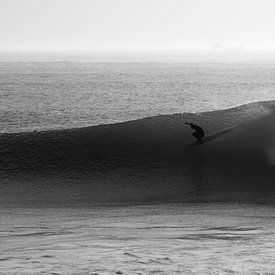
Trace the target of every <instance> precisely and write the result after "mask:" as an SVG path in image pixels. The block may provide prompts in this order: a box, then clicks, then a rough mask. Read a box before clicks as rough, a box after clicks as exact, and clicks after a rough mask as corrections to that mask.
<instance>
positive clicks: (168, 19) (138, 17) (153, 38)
mask: <svg viewBox="0 0 275 275" xmlns="http://www.w3.org/2000/svg"><path fill="white" fill-rule="evenodd" d="M217 43H220V44H221V45H222V46H224V47H229V48H230V47H239V46H243V47H245V48H247V49H272V50H275V0H0V49H42V50H45V49H67V50H77V49H80V50H81V49H83V50H109V49H114V50H118V49H122V50H123V49H209V48H211V47H213V45H215V44H217Z"/></svg>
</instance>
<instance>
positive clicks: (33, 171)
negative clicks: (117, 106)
mask: <svg viewBox="0 0 275 275" xmlns="http://www.w3.org/2000/svg"><path fill="white" fill-rule="evenodd" d="M186 121H192V122H194V123H198V124H199V125H202V126H203V127H204V128H205V129H206V135H207V136H211V135H212V134H216V136H217V138H216V139H213V140H211V141H209V142H207V143H204V144H202V145H199V146H190V145H191V144H192V142H193V138H192V135H191V130H190V128H189V127H187V126H186V125H185V124H184V122H186ZM274 124H275V102H274V101H271V102H259V103H253V104H248V105H243V106H240V107H237V108H232V109H228V110H222V111H214V112H207V113H199V114H190V113H185V114H175V115H163V116H157V117H150V118H146V119H141V120H136V121H130V122H125V123H119V124H112V125H102V126H95V127H88V128H80V129H68V130H56V131H46V132H29V133H18V134H2V135H1V136H0V184H1V190H2V191H1V195H0V198H1V203H2V204H7V205H10V204H38V205H44V204H53V205H55V204H61V205H72V204H79V205H82V204H102V203H103V204H105V203H106V204H115V203H119V204H121V203H159V202H188V201H196V202H197V201H204V202H205V201H250V202H265V203H267V202H272V195H273V194H274V189H275V188H274V182H275V181H274V180H275V169H274V165H273V164H274V160H275V149H274V148H275V142H274V137H275V135H274V134H275V130H274Z"/></svg>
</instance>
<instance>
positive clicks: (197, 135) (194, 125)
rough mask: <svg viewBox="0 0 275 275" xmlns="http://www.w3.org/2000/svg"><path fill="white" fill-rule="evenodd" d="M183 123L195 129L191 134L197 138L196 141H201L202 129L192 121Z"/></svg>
mask: <svg viewBox="0 0 275 275" xmlns="http://www.w3.org/2000/svg"><path fill="white" fill-rule="evenodd" d="M185 124H187V125H190V127H191V128H192V129H194V130H195V132H194V133H193V134H192V135H193V136H194V137H195V138H196V139H197V142H198V143H202V138H203V137H204V131H203V129H202V128H201V127H200V126H198V125H196V124H193V123H189V122H186V123H185Z"/></svg>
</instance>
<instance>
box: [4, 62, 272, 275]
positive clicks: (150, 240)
mask: <svg viewBox="0 0 275 275" xmlns="http://www.w3.org/2000/svg"><path fill="white" fill-rule="evenodd" d="M274 88H275V63H274V62H271V61H269V60H265V61H257V60H256V61H253V60H250V61H249V62H247V61H246V62H244V61H242V62H238V61H236V62H231V61H230V62H224V61H222V62H213V63H212V62H205V61H204V62H201V61H200V60H196V61H192V62H191V61H190V60H189V61H188V62H187V61H184V60H181V62H178V63H177V62H143V63H139V62H133V63H129V62H85V60H82V61H81V62H79V60H74V61H70V62H63V61H62V62H57V61H52V62H49V61H48V60H46V61H43V62H30V61H27V62H26V61H24V62H15V61H13V62H11V61H9V62H0V132H2V133H4V132H22V131H33V130H49V129H59V128H72V127H83V126H90V125H100V124H106V123H116V122H122V121H128V120H132V119H139V118H143V117H148V116H155V115H160V114H171V113H181V112H202V111H210V110H217V109H224V108H228V107H233V106H236V105H240V104H243V103H248V102H252V101H258V100H270V99H274V98H275V92H274V91H275V89H274ZM0 157H1V156H0ZM4 158H5V156H4ZM23 168H24V167H23ZM23 168H22V169H23ZM40 179H41V178H40ZM38 180H39V178H38ZM12 181H13V179H11V178H10V177H9V178H7V179H6V178H5V175H3V179H2V182H1V186H2V189H1V191H2V192H6V191H7V190H9V191H8V192H9V193H8V194H7V197H12V195H13V191H14V190H12V188H9V186H15V185H16V186H17V188H16V192H19V193H20V192H22V195H23V193H24V192H30V194H29V195H30V197H31V195H32V188H31V187H30V188H29V189H27V190H26V189H25V188H24V185H22V186H23V187H22V186H21V182H20V179H17V181H16V184H15V185H9V184H10V183H12ZM133 182H135V180H134V179H133ZM39 183H40V182H38V187H39ZM116 183H117V182H116ZM60 184H62V182H60ZM91 184H94V183H93V182H91ZM169 184H170V183H169ZM171 184H172V183H171ZM3 186H5V188H3ZM34 187H35V186H34ZM34 187H33V189H35V188H34ZM52 190H55V189H54V188H53V189H52ZM53 192H56V191H53ZM49 195H50V194H49ZM62 203H63V202H62V200H61V201H60V204H59V206H56V207H53V206H52V207H49V206H48V205H47V206H45V207H42V206H41V205H40V206H37V204H36V205H31V201H30V204H29V208H26V207H21V208H20V207H15V206H12V205H13V204H10V205H9V202H8V203H6V205H5V206H1V208H0V274H94V275H95V274H100V275H101V274H275V269H274V266H275V262H274V259H275V243H274V239H275V231H274V228H275V227H274V226H275V224H274V221H275V220H274V218H275V216H274V206H272V205H254V204H252V203H251V204H248V205H243V204H225V203H224V204H204V203H197V204H158V205H140V206H129V207H126V206H123V207H119V206H113V207H111V206H109V207H107V206H106V207H96V206H90V207H80V206H74V207H72V206H71V207H70V205H68V204H67V205H66V206H65V205H63V204H62Z"/></svg>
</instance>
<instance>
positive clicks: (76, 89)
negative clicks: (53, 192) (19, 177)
mask: <svg viewBox="0 0 275 275" xmlns="http://www.w3.org/2000/svg"><path fill="white" fill-rule="evenodd" d="M193 59H194V58H193ZM0 60H1V59H0ZM274 75H275V60H274V58H271V60H266V59H264V60H261V59H260V60H258V59H256V60H254V61H253V60H250V59H249V60H248V61H239V62H237V61H234V62H233V61H227V62H224V61H221V62H217V61H216V62H214V61H211V59H210V60H208V59H207V60H204V61H198V60H196V59H194V60H193V61H192V59H191V60H189V59H187V60H186V61H184V60H182V61H181V63H174V62H173V63H171V62H164V61H163V62H162V63H156V62H141V63H137V62H134V63H129V62H126V61H125V62H111V63H110V62H103V63H100V62H84V61H82V62H79V61H77V60H75V61H51V62H49V61H36V62H30V61H25V62H22V61H21V62H15V61H13V62H4V61H2V62H0V100H1V101H0V102H1V105H0V132H2V133H5V132H24V131H33V130H49V129H64V128H79V127H85V126H93V125H101V124H109V123H118V122H123V121H129V120H135V119H140V118H144V117H150V116H157V115H162V114H174V113H185V112H192V113H198V112H204V111H213V110H220V109H226V108H230V107H234V106H238V105H241V104H245V103H249V102H255V101H262V100H271V99H275V93H274V90H275V81H274Z"/></svg>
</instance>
